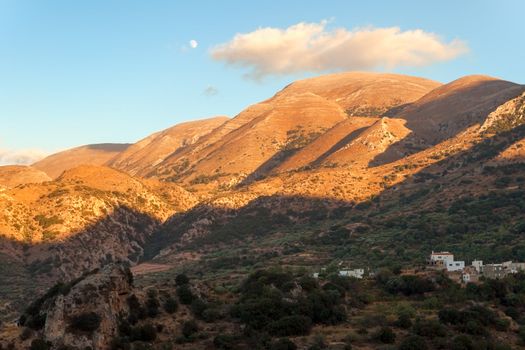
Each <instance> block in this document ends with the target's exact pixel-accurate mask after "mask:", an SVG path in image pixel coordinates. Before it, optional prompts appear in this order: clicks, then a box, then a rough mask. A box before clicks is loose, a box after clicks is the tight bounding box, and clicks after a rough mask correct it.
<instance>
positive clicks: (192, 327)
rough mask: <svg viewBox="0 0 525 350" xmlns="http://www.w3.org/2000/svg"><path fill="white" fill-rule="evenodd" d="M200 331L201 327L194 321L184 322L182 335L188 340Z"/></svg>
mask: <svg viewBox="0 0 525 350" xmlns="http://www.w3.org/2000/svg"><path fill="white" fill-rule="evenodd" d="M198 331H199V325H198V324H197V322H195V321H194V320H189V321H186V322H184V324H183V325H182V335H184V336H185V337H186V338H189V337H191V336H192V335H193V334H195V333H197V332H198Z"/></svg>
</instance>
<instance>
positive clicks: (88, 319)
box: [70, 312, 101, 333]
mask: <svg viewBox="0 0 525 350" xmlns="http://www.w3.org/2000/svg"><path fill="white" fill-rule="evenodd" d="M100 321H101V318H100V316H99V315H98V314H96V313H94V312H84V313H81V314H79V315H76V316H74V317H73V318H72V319H71V321H70V325H71V327H72V328H73V329H75V330H78V331H82V332H89V333H92V332H94V331H96V330H97V329H98V327H99V326H100Z"/></svg>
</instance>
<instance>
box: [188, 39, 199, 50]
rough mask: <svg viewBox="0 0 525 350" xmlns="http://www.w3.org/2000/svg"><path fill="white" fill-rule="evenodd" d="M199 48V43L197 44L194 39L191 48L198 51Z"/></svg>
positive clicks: (191, 41)
mask: <svg viewBox="0 0 525 350" xmlns="http://www.w3.org/2000/svg"><path fill="white" fill-rule="evenodd" d="M197 46H199V43H198V42H197V40H193V39H192V40H190V47H191V48H192V49H196V48H197Z"/></svg>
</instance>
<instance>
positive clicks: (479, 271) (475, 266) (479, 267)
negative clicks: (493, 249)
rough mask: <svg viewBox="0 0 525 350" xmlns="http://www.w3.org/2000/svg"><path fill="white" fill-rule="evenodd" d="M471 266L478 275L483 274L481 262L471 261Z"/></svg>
mask: <svg viewBox="0 0 525 350" xmlns="http://www.w3.org/2000/svg"><path fill="white" fill-rule="evenodd" d="M472 266H473V267H474V268H475V269H476V271H477V272H478V273H482V272H483V260H477V259H476V260H474V261H472Z"/></svg>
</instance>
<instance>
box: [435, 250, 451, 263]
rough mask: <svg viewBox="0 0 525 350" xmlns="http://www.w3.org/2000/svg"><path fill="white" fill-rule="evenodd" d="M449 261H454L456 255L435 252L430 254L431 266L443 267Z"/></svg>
mask: <svg viewBox="0 0 525 350" xmlns="http://www.w3.org/2000/svg"><path fill="white" fill-rule="evenodd" d="M447 261H454V254H452V253H450V252H434V251H432V253H431V254H430V259H429V263H430V265H441V264H443V263H445V262H447Z"/></svg>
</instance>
